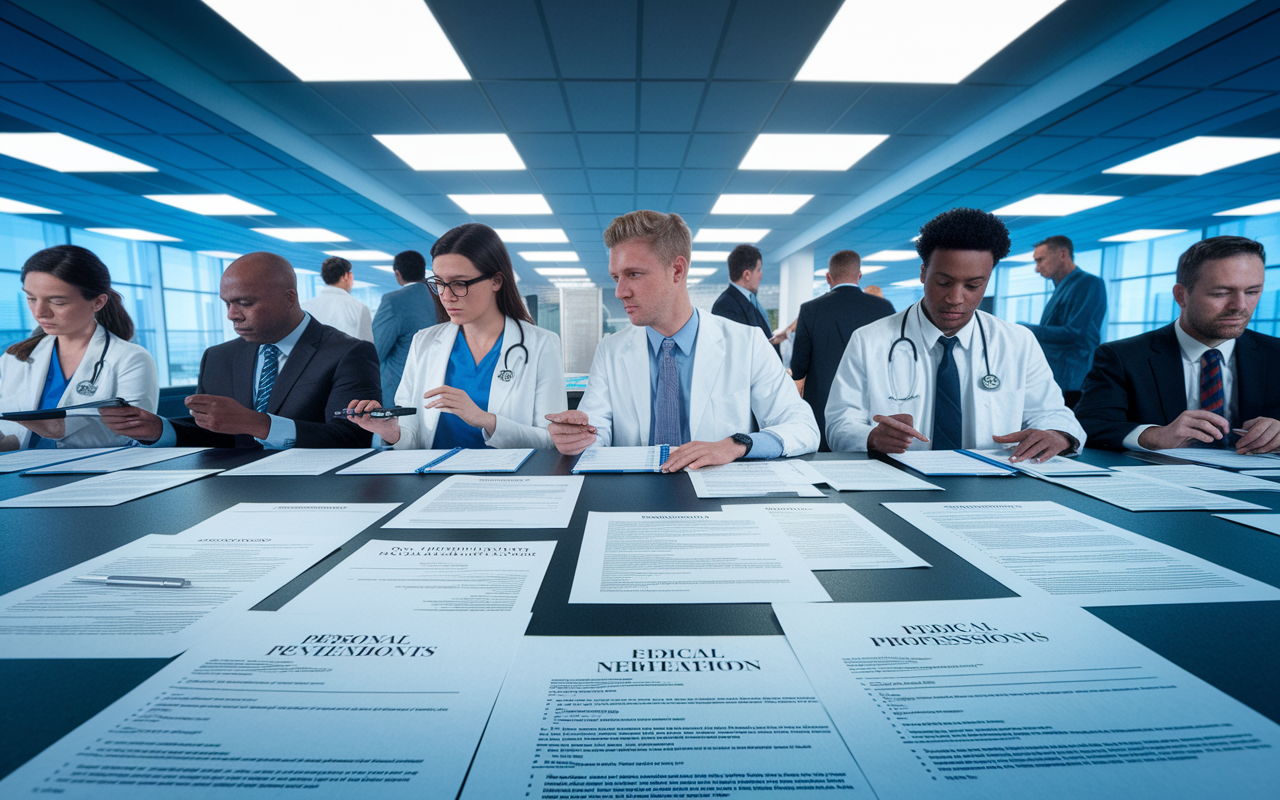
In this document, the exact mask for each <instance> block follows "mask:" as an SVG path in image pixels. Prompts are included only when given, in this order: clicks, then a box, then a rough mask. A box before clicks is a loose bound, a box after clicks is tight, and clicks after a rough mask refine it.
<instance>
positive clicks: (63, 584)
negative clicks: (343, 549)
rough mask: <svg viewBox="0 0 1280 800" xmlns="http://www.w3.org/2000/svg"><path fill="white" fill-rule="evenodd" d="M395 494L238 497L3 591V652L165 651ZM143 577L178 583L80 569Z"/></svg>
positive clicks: (317, 553)
mask: <svg viewBox="0 0 1280 800" xmlns="http://www.w3.org/2000/svg"><path fill="white" fill-rule="evenodd" d="M395 507H396V504H395V503H281V504H271V503H241V504H239V505H236V506H233V507H231V508H229V509H227V510H226V511H223V512H222V513H220V514H216V515H214V516H212V517H210V518H209V519H207V520H205V521H204V522H202V523H200V524H199V525H196V526H194V527H191V528H188V529H187V530H185V531H183V532H182V533H179V534H177V535H174V536H161V535H154V534H153V535H150V536H144V537H142V538H141V539H138V540H137V541H134V542H130V543H129V544H126V545H124V546H122V547H118V548H116V549H115V550H112V551H111V552H109V553H104V554H103V555H101V556H98V557H97V558H94V559H90V560H89V561H86V562H84V563H83V564H80V565H78V566H75V567H72V568H71V569H66V570H63V571H62V572H59V573H57V574H56V575H51V576H50V577H48V578H45V579H43V580H39V581H36V582H35V583H33V584H31V585H29V586H25V587H23V588H21V589H17V590H14V591H12V592H9V593H8V594H6V595H3V596H0V657H2V658H170V657H172V656H175V655H177V654H178V653H181V652H182V651H183V650H186V649H187V648H188V647H190V646H191V645H192V644H194V643H195V642H197V641H199V640H200V637H201V636H203V635H205V634H207V633H208V632H209V631H210V630H211V629H212V628H214V627H216V626H217V625H219V624H221V622H222V621H223V620H225V619H226V618H227V615H228V614H234V613H236V612H239V611H243V610H246V609H249V608H251V607H253V606H254V605H256V604H257V603H259V602H261V601H262V600H263V598H265V597H267V596H268V595H270V594H271V593H272V592H274V591H276V590H277V589H279V588H280V587H281V586H284V585H285V584H286V583H288V582H289V581H291V580H293V579H294V578H296V577H297V576H298V575H300V574H302V573H303V572H304V571H305V570H307V569H308V568H309V567H311V565H313V564H315V563H317V562H319V561H320V560H321V559H323V558H324V557H325V556H327V555H329V553H331V552H333V551H334V549H335V548H337V547H339V546H340V545H341V544H342V543H343V542H345V541H346V540H347V539H349V538H351V537H352V536H354V535H356V534H357V533H359V532H360V531H362V530H364V529H365V528H367V527H369V526H370V525H372V524H373V523H375V522H377V521H378V519H379V518H380V517H382V516H383V515H385V514H387V513H388V512H390V511H391V510H392V509H394V508H395ZM95 576H97V577H110V576H144V577H160V578H178V579H184V580H188V581H190V582H191V585H190V586H188V587H187V588H183V589H167V588H160V587H155V586H121V585H112V584H110V583H103V582H86V581H83V580H76V579H77V578H91V577H95Z"/></svg>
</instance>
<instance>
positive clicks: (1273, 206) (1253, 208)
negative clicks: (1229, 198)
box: [1214, 200, 1280, 217]
mask: <svg viewBox="0 0 1280 800" xmlns="http://www.w3.org/2000/svg"><path fill="white" fill-rule="evenodd" d="M1276 212H1280V200H1263V201H1262V202H1261V203H1253V204H1252V205H1247V206H1240V207H1239V208H1229V209H1227V210H1226V211H1217V212H1215V213H1214V216H1215V217H1257V216H1261V215H1263V214H1275V213H1276Z"/></svg>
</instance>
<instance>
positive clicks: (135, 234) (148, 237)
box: [85, 228, 182, 242]
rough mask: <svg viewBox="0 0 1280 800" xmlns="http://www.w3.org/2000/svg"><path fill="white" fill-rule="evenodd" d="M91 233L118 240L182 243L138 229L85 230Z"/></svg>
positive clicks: (160, 234) (178, 240)
mask: <svg viewBox="0 0 1280 800" xmlns="http://www.w3.org/2000/svg"><path fill="white" fill-rule="evenodd" d="M85 230H86V231H88V232H89V233H100V234H102V235H103V236H115V237H116V238H118V239H132V240H133V241H135V242H180V241H182V240H181V239H175V238H173V237H172V236H165V235H164V234H163V233H152V232H151V231H144V230H139V229H138V228H85Z"/></svg>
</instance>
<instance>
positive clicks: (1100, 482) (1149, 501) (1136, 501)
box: [1045, 472, 1268, 511]
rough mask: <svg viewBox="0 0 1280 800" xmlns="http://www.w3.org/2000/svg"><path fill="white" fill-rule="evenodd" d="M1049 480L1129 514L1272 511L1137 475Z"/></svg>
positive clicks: (1252, 504) (1112, 474)
mask: <svg viewBox="0 0 1280 800" xmlns="http://www.w3.org/2000/svg"><path fill="white" fill-rule="evenodd" d="M1045 480H1047V481H1049V482H1050V483H1056V484H1058V485H1059V486H1065V487H1067V488H1068V489H1071V490H1073V491H1077V492H1079V493H1080V494H1086V495H1088V496H1090V497H1095V498H1097V499H1099V500H1101V501H1102V502H1104V503H1110V504H1111V505H1113V506H1119V507H1120V508H1123V509H1125V510H1126V511H1250V510H1257V511H1267V510H1268V509H1267V507H1266V506H1260V505H1258V504H1257V503H1246V502H1245V501H1243V500H1237V499H1235V498H1234V497H1223V496H1222V495H1217V494H1211V493H1209V492H1204V491H1201V490H1199V489H1191V488H1188V487H1186V486H1178V485H1176V484H1173V483H1168V482H1166V481H1162V480H1159V479H1157V478H1152V477H1148V476H1147V475H1144V474H1139V473H1135V472H1113V473H1111V474H1110V475H1108V476H1107V477H1105V478H1096V477H1087V478H1080V477H1074V478H1073V477H1066V478H1049V477H1046V478H1045Z"/></svg>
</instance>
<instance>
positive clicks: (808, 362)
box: [791, 250, 893, 453]
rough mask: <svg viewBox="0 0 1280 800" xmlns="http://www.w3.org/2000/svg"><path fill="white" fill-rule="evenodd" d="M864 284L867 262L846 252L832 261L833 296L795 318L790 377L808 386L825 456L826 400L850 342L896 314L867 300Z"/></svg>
mask: <svg viewBox="0 0 1280 800" xmlns="http://www.w3.org/2000/svg"><path fill="white" fill-rule="evenodd" d="M861 278H862V259H861V258H859V257H858V254H857V253H855V252H854V251H852V250H841V251H840V252H838V253H836V254H835V255H833V256H831V258H830V259H829V260H828V261H827V285H828V286H830V287H831V291H829V292H827V293H826V294H824V295H823V296H822V297H817V298H814V299H813V300H810V301H809V302H807V303H801V304H800V315H799V316H798V317H796V338H795V343H794V345H793V349H792V351H791V377H792V378H795V379H796V380H803V381H804V401H805V402H806V403H808V404H809V405H810V407H812V408H813V416H814V417H815V418H816V419H817V420H818V430H819V431H821V432H822V442H821V444H820V445H819V446H818V452H821V453H828V452H830V451H831V448H830V447H828V446H827V434H826V409H827V395H828V394H830V392H831V381H833V380H835V377H836V370H838V369H839V368H840V359H841V358H843V357H844V348H845V345H847V344H848V343H849V337H850V336H852V335H853V332H854V331H856V330H857V329H858V328H861V327H862V326H863V325H866V324H867V323H868V322H875V321H876V320H878V319H880V318H881V317H887V316H889V315H890V314H892V313H893V304H892V303H890V302H889V301H888V300H885V299H884V298H883V297H876V296H874V295H869V294H864V293H863V291H862V289H860V288H858V281H859V280H860V279H861Z"/></svg>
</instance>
